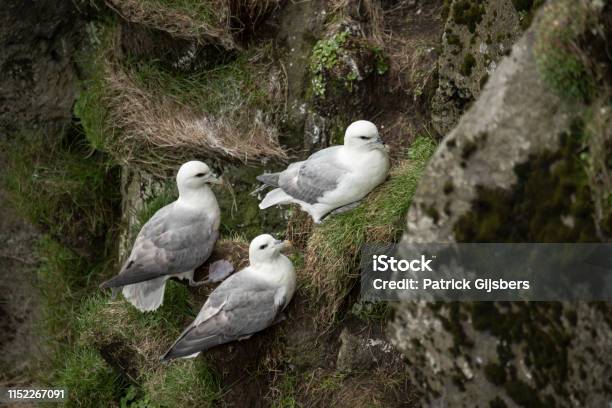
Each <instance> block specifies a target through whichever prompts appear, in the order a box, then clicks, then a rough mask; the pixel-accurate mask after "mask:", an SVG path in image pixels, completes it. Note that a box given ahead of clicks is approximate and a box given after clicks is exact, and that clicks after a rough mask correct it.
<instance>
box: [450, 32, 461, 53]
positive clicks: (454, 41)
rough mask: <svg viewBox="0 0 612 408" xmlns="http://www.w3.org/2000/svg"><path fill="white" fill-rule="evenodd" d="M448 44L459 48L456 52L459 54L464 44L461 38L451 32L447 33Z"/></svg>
mask: <svg viewBox="0 0 612 408" xmlns="http://www.w3.org/2000/svg"><path fill="white" fill-rule="evenodd" d="M446 43H447V44H448V45H452V46H455V47H457V50H456V52H459V51H461V50H462V49H463V43H462V42H461V38H460V37H459V36H458V35H457V34H455V33H453V32H452V31H451V30H447V31H446Z"/></svg>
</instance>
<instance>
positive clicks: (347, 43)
mask: <svg viewBox="0 0 612 408" xmlns="http://www.w3.org/2000/svg"><path fill="white" fill-rule="evenodd" d="M343 57H344V58H343ZM346 57H348V58H350V59H353V60H355V59H357V60H358V62H357V63H358V64H359V65H360V66H359V71H357V70H356V69H355V67H354V66H353V65H351V64H348V63H347V62H346ZM388 70H389V62H388V58H387V56H386V55H385V53H384V50H383V49H382V48H380V47H377V46H371V45H370V44H367V43H365V42H364V41H362V40H359V39H357V38H355V37H353V36H351V34H350V32H349V30H348V29H347V30H344V31H341V32H339V33H336V34H334V35H333V36H331V37H329V38H325V39H322V40H319V41H317V43H316V44H315V45H314V47H313V50H312V54H311V56H310V64H309V73H310V80H311V87H310V89H309V91H310V92H311V94H312V96H315V97H318V98H319V99H325V97H326V96H329V94H330V93H334V91H337V92H335V93H339V94H342V93H345V92H346V91H348V92H349V93H350V92H353V91H354V87H355V83H356V81H357V79H358V78H359V75H360V74H361V75H362V76H364V77H365V76H368V75H370V74H372V73H375V74H377V75H384V74H385V73H386V72H387V71H388Z"/></svg>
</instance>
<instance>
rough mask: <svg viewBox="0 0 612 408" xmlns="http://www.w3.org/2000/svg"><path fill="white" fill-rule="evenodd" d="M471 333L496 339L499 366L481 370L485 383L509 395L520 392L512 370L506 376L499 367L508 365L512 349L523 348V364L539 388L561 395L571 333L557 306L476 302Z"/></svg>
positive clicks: (554, 304) (472, 307)
mask: <svg viewBox="0 0 612 408" xmlns="http://www.w3.org/2000/svg"><path fill="white" fill-rule="evenodd" d="M471 309H472V310H471V316H472V322H473V326H474V329H476V330H479V331H487V332H489V333H491V334H493V335H494V336H496V337H498V338H499V339H500V342H499V344H498V358H499V362H500V363H499V365H497V364H495V365H493V364H491V365H488V366H487V367H485V375H486V376H487V379H489V380H490V381H491V382H493V383H494V384H496V385H504V386H505V387H506V390H507V392H508V395H509V396H511V397H512V398H513V399H515V397H513V396H512V395H511V393H512V392H515V391H516V390H517V387H518V388H520V381H519V380H517V376H516V372H515V370H510V374H507V373H506V371H505V370H504V368H503V367H507V366H508V365H509V364H511V363H512V360H513V359H514V357H515V356H514V354H513V352H512V345H516V346H520V347H522V348H523V352H524V355H525V362H526V364H527V366H528V367H530V370H531V372H532V375H533V379H534V381H535V384H536V385H537V386H538V387H539V388H543V387H545V386H546V385H550V386H552V387H553V388H554V389H555V391H556V392H557V393H561V394H562V393H564V390H563V386H564V384H565V382H566V380H567V376H568V348H569V346H570V344H571V338H572V333H571V332H570V331H568V330H567V329H566V328H565V326H564V324H563V318H562V316H563V305H561V304H560V303H552V302H551V303H539V304H529V303H518V302H512V303H509V302H499V303H491V302H476V303H474V304H472V305H471Z"/></svg>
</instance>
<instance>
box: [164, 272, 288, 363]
mask: <svg viewBox="0 0 612 408" xmlns="http://www.w3.org/2000/svg"><path fill="white" fill-rule="evenodd" d="M234 276H235V275H234ZM215 292H216V290H215ZM276 292H277V288H274V287H271V286H269V285H251V287H249V288H248V289H246V290H242V291H233V292H231V293H229V292H228V294H229V295H228V297H226V298H225V300H224V302H223V303H222V304H221V305H219V308H218V309H214V308H213V306H212V305H210V302H208V301H207V302H206V303H207V305H206V306H205V308H206V307H209V308H212V313H209V314H208V317H207V318H206V319H205V320H203V321H199V320H200V319H199V318H200V317H201V316H200V315H198V318H196V320H195V321H194V323H193V324H192V325H191V326H189V327H188V328H187V329H186V330H185V331H184V332H183V334H182V335H181V337H179V339H178V340H177V341H176V342H175V344H174V345H173V346H172V347H171V348H170V350H168V352H167V353H166V355H165V356H164V359H172V358H177V357H183V356H188V355H191V354H194V353H196V352H199V351H203V350H207V349H209V348H211V347H214V346H217V345H220V344H224V343H228V342H230V341H234V340H238V339H240V338H243V337H245V336H250V335H251V334H254V333H256V332H258V331H261V330H263V329H265V328H266V327H269V326H270V325H272V323H273V322H274V321H275V319H276V317H277V316H278V314H279V313H280V311H281V310H282V307H283V305H284V304H283V303H280V302H279V301H278V299H275V294H276ZM217 299H221V297H220V296H217ZM204 313H205V314H207V313H206V311H204Z"/></svg>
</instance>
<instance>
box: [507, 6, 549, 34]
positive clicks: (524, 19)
mask: <svg viewBox="0 0 612 408" xmlns="http://www.w3.org/2000/svg"><path fill="white" fill-rule="evenodd" d="M542 4H544V0H512V5H513V6H514V9H515V10H516V11H517V13H519V20H520V21H521V28H522V29H523V30H526V29H527V28H529V26H530V25H531V22H532V21H533V16H534V14H535V12H536V11H537V9H538V8H539V7H540V6H542Z"/></svg>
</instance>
